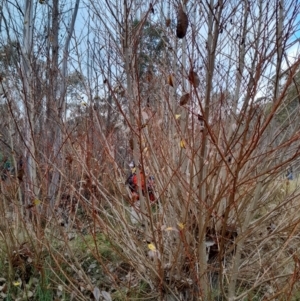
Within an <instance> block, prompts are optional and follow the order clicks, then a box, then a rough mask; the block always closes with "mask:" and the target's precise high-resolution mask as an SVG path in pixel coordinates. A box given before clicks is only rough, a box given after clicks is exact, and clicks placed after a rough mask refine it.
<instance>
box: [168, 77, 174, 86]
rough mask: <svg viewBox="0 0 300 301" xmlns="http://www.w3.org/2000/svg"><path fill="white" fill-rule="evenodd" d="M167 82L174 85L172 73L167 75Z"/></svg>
mask: <svg viewBox="0 0 300 301" xmlns="http://www.w3.org/2000/svg"><path fill="white" fill-rule="evenodd" d="M168 84H169V85H170V86H171V87H174V79H173V75H172V74H170V75H169V76H168Z"/></svg>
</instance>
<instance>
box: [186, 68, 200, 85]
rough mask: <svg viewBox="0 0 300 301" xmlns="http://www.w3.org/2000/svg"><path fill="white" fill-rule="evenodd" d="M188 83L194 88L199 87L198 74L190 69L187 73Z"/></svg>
mask: <svg viewBox="0 0 300 301" xmlns="http://www.w3.org/2000/svg"><path fill="white" fill-rule="evenodd" d="M188 78H189V81H190V83H191V84H192V85H193V86H194V87H195V88H198V87H199V85H200V79H199V76H198V74H197V73H196V72H195V71H193V70H192V69H191V70H190V72H189V77H188Z"/></svg>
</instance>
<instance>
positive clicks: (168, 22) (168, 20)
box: [166, 18, 171, 27]
mask: <svg viewBox="0 0 300 301" xmlns="http://www.w3.org/2000/svg"><path fill="white" fill-rule="evenodd" d="M170 24H171V20H170V19H169V18H168V19H166V27H169V26H170Z"/></svg>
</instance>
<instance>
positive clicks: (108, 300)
mask: <svg viewBox="0 0 300 301" xmlns="http://www.w3.org/2000/svg"><path fill="white" fill-rule="evenodd" d="M101 294H102V296H103V298H104V300H105V301H112V298H111V295H110V293H108V292H106V291H102V292H101Z"/></svg>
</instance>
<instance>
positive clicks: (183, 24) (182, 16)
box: [176, 6, 189, 39]
mask: <svg viewBox="0 0 300 301" xmlns="http://www.w3.org/2000/svg"><path fill="white" fill-rule="evenodd" d="M188 26H189V20H188V17H187V14H186V13H185V12H184V11H183V8H182V6H180V8H179V10H178V15H177V27H176V35H177V38H178V39H183V38H184V37H185V35H186V32H187V28H188Z"/></svg>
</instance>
